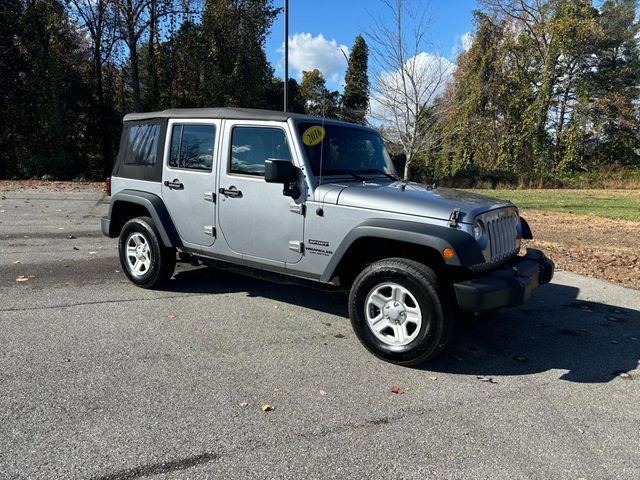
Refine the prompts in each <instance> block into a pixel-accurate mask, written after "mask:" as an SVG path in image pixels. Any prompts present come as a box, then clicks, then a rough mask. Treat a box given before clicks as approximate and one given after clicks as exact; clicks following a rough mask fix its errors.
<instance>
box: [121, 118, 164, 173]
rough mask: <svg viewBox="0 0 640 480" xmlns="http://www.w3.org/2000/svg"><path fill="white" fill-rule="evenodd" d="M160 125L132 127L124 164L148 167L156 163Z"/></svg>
mask: <svg viewBox="0 0 640 480" xmlns="http://www.w3.org/2000/svg"><path fill="white" fill-rule="evenodd" d="M159 137H160V125H158V124H138V125H131V126H130V127H129V132H128V134H127V136H126V143H125V145H124V158H123V162H124V163H125V164H126V165H147V166H152V165H155V163H156V157H157V155H158V138H159Z"/></svg>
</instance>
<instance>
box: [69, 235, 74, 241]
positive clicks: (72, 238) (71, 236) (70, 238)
mask: <svg viewBox="0 0 640 480" xmlns="http://www.w3.org/2000/svg"><path fill="white" fill-rule="evenodd" d="M67 238H68V239H69V240H75V238H76V237H75V236H73V235H67Z"/></svg>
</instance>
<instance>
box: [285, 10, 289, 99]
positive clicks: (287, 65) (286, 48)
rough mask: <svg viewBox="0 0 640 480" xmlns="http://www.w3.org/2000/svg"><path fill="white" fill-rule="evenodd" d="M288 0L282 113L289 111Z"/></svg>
mask: <svg viewBox="0 0 640 480" xmlns="http://www.w3.org/2000/svg"><path fill="white" fill-rule="evenodd" d="M288 90H289V0H284V111H285V112H287V111H288V110H289V98H288V97H289V95H288Z"/></svg>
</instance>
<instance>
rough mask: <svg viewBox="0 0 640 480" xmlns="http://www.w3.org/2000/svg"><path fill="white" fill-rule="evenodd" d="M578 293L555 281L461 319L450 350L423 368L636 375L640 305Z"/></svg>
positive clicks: (600, 378) (583, 379)
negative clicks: (510, 303) (520, 299)
mask: <svg viewBox="0 0 640 480" xmlns="http://www.w3.org/2000/svg"><path fill="white" fill-rule="evenodd" d="M578 293H579V290H578V289H577V288H575V287H570V286H566V285H557V284H553V283H552V284H548V285H545V286H543V287H541V288H540V289H539V290H538V291H537V292H536V293H535V294H534V298H533V299H532V300H531V301H530V303H528V304H525V305H523V306H522V307H519V308H516V309H505V310H500V311H497V312H494V313H491V314H489V315H486V316H483V317H478V318H468V319H466V320H463V321H462V322H461V323H460V324H459V325H458V328H457V331H456V334H455V336H454V338H453V339H452V343H451V344H450V347H449V348H448V350H447V351H446V352H445V353H444V354H443V355H442V356H441V357H439V358H436V359H435V360H433V361H431V362H429V363H428V364H427V365H425V366H424V367H423V368H424V369H425V370H429V371H437V372H446V373H459V374H467V375H469V374H472V375H478V376H487V377H490V376H492V375H527V374H531V373H537V372H543V371H547V370H558V371H559V378H561V379H562V380H568V381H571V382H580V383H602V382H608V381H611V380H613V379H614V378H617V377H619V378H621V379H625V380H636V381H637V380H640V378H638V376H637V373H635V374H629V375H627V374H626V373H627V372H629V371H631V370H634V369H636V368H637V367H638V363H639V360H640V312H638V311H637V310H631V309H626V308H621V307H616V306H611V305H607V304H604V303H598V302H590V301H584V300H579V299H578V298H577V297H578ZM562 371H565V372H564V373H562ZM634 377H635V378H634Z"/></svg>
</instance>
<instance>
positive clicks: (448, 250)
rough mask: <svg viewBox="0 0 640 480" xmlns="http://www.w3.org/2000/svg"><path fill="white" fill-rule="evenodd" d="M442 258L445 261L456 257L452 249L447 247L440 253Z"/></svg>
mask: <svg viewBox="0 0 640 480" xmlns="http://www.w3.org/2000/svg"><path fill="white" fill-rule="evenodd" d="M442 256H443V257H444V258H446V259H447V260H451V259H452V258H453V257H455V256H456V252H455V251H454V250H453V248H451V247H447V248H445V249H444V250H443V251H442Z"/></svg>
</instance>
